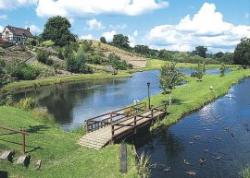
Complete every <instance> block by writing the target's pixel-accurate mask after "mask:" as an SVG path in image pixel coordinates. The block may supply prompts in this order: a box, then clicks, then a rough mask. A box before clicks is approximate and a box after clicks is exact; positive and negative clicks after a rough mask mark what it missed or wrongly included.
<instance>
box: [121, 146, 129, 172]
mask: <svg viewBox="0 0 250 178" xmlns="http://www.w3.org/2000/svg"><path fill="white" fill-rule="evenodd" d="M127 157H128V155H127V145H126V144H125V143H122V144H121V149H120V172H121V173H122V174H126V173H127V171H128V165H127V159H128V158H127Z"/></svg>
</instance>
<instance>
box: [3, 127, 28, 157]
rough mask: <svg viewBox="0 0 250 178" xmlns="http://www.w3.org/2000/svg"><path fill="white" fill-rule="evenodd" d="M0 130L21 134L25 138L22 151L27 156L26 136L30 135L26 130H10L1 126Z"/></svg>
mask: <svg viewBox="0 0 250 178" xmlns="http://www.w3.org/2000/svg"><path fill="white" fill-rule="evenodd" d="M0 129H2V130H8V131H12V132H16V133H18V134H21V135H22V138H23V142H22V151H23V153H24V154H25V152H26V148H25V147H26V135H29V133H28V132H26V131H25V130H24V129H20V130H16V129H12V128H8V127H2V126H0Z"/></svg>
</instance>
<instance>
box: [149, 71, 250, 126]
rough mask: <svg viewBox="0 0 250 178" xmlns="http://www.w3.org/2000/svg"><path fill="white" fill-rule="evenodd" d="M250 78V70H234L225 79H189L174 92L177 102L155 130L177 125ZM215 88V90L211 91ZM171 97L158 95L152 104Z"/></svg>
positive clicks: (153, 98) (212, 77)
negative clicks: (243, 79)
mask: <svg viewBox="0 0 250 178" xmlns="http://www.w3.org/2000/svg"><path fill="white" fill-rule="evenodd" d="M247 76H250V70H249V69H248V70H234V71H232V72H230V73H229V74H227V75H225V76H224V77H220V76H219V75H205V76H204V78H203V81H202V82H198V81H196V79H195V78H191V77H189V78H188V84H186V85H184V86H181V87H177V88H176V89H174V90H173V92H172V98H173V99H174V100H175V101H176V102H175V103H173V104H172V105H171V106H170V107H169V109H168V110H169V112H170V114H169V115H168V116H167V117H166V118H165V119H163V120H162V121H160V122H157V124H155V125H154V127H152V128H153V130H154V129H155V128H157V127H159V126H169V125H171V124H174V123H176V122H177V121H178V120H179V119H181V118H182V117H183V116H184V115H185V114H188V113H190V112H192V111H194V110H196V109H199V108H201V107H202V106H204V105H205V104H207V103H209V102H211V101H213V100H214V99H216V98H218V97H219V96H222V95H224V94H226V93H227V92H228V89H229V88H230V87H231V86H232V85H233V84H235V83H237V82H238V81H239V80H241V79H242V78H244V77H247ZM210 86H213V90H210ZM168 98H169V95H163V94H158V95H155V96H153V97H152V104H154V105H158V104H160V103H161V102H163V101H164V100H168Z"/></svg>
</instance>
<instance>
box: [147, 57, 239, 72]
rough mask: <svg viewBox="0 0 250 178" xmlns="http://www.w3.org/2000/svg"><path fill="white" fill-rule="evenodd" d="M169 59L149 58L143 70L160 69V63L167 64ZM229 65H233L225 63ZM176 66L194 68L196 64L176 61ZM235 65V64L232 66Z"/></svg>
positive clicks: (215, 65)
mask: <svg viewBox="0 0 250 178" xmlns="http://www.w3.org/2000/svg"><path fill="white" fill-rule="evenodd" d="M168 63H170V61H163V60H159V59H150V60H148V61H147V66H146V68H145V70H153V69H160V68H161V66H162V65H164V64H168ZM227 66H229V67H233V65H227ZM177 67H180V68H182V67H183V68H196V67H197V64H192V63H177ZM219 67H220V64H207V65H206V68H208V69H211V68H219ZM234 67H235V66H234Z"/></svg>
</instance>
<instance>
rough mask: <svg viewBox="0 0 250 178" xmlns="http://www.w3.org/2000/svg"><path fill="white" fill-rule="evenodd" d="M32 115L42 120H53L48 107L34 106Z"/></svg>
mask: <svg viewBox="0 0 250 178" xmlns="http://www.w3.org/2000/svg"><path fill="white" fill-rule="evenodd" d="M32 115H33V117H35V118H38V119H42V120H43V121H54V117H53V116H52V115H51V114H49V112H48V109H47V108H44V107H37V108H34V109H33V111H32Z"/></svg>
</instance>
